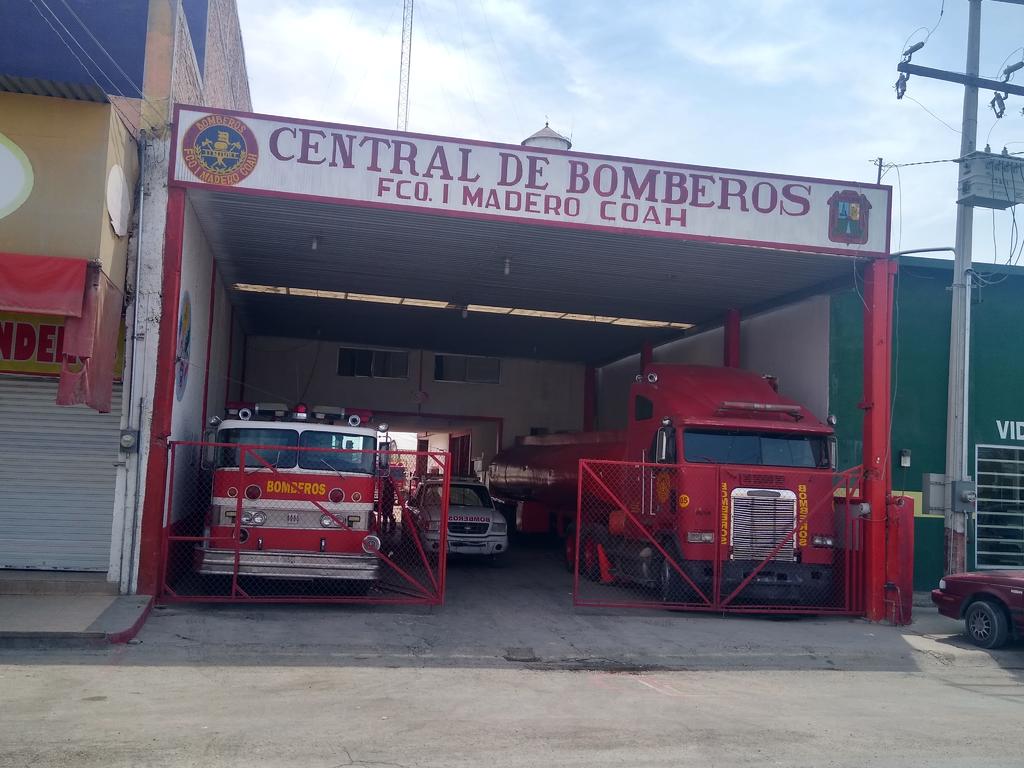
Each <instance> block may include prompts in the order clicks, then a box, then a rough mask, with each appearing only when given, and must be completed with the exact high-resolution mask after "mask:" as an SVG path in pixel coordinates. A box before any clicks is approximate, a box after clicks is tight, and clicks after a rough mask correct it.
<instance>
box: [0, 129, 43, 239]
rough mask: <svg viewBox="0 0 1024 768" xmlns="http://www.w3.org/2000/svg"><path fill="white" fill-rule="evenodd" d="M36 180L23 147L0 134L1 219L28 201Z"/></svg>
mask: <svg viewBox="0 0 1024 768" xmlns="http://www.w3.org/2000/svg"><path fill="white" fill-rule="evenodd" d="M34 178H35V177H34V176H33V174H32V163H30V162H29V161H28V157H27V156H26V155H25V153H24V152H22V151H21V147H19V146H18V145H17V144H15V143H14V142H13V141H11V140H10V139H9V138H7V137H6V136H5V135H4V134H2V133H0V219H2V218H3V217H4V216H7V215H8V214H11V213H14V211H16V210H18V208H20V207H21V204H22V203H24V202H25V200H27V199H28V196H29V194H30V193H31V192H32V183H33V180H34Z"/></svg>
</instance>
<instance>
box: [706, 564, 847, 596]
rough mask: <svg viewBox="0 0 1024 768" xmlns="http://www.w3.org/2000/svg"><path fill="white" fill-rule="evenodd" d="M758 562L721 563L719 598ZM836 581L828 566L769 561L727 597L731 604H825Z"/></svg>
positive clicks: (832, 593)
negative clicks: (720, 591) (735, 592)
mask: <svg viewBox="0 0 1024 768" xmlns="http://www.w3.org/2000/svg"><path fill="white" fill-rule="evenodd" d="M760 564H761V561H753V560H733V561H730V562H726V563H723V564H722V597H723V598H724V597H726V596H727V595H730V594H732V592H733V591H734V590H735V589H736V588H737V587H739V586H740V584H742V583H743V582H744V581H745V580H746V579H747V577H748V576H749V575H750V574H751V573H753V571H754V570H755V569H756V568H757V567H758V566H759V565H760ZM836 588H837V583H836V581H835V575H834V571H833V567H832V566H831V565H813V564H808V563H789V562H782V561H773V562H770V563H768V564H767V565H765V567H764V568H762V569H761V570H760V571H758V572H757V573H756V574H755V575H754V577H753V578H752V579H750V581H748V582H747V584H746V586H744V587H743V589H741V590H740V591H739V592H738V593H737V594H736V596H735V597H734V598H733V599H732V600H730V601H729V602H730V604H732V605H792V606H806V607H828V605H829V603H830V602H831V601H834V600H841V599H842V594H841V593H840V594H838V595H837V594H836V592H835V590H836Z"/></svg>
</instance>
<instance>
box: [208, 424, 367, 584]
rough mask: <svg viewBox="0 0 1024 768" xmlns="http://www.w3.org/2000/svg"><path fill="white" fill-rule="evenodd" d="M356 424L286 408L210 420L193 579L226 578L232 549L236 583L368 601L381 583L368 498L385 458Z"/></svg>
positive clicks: (231, 562)
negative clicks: (329, 587)
mask: <svg viewBox="0 0 1024 768" xmlns="http://www.w3.org/2000/svg"><path fill="white" fill-rule="evenodd" d="M332 410H333V412H332ZM362 422H363V418H362V417H361V416H359V415H352V414H350V415H347V416H345V415H344V412H343V411H340V409H321V408H314V409H309V410H307V409H306V408H305V406H296V407H295V408H294V409H293V410H286V409H285V407H284V406H283V405H282V406H276V405H271V406H264V407H257V406H244V405H241V406H235V407H232V408H229V411H228V417H227V418H226V419H224V420H223V421H221V420H220V419H214V420H213V421H212V422H211V423H212V424H213V425H214V426H215V429H216V431H215V433H214V434H212V435H211V445H212V448H211V453H210V454H208V455H207V461H208V462H209V464H210V465H211V469H212V475H213V476H212V490H211V496H210V506H209V510H208V512H207V515H206V525H205V531H204V533H205V536H206V537H207V538H206V540H205V541H203V542H201V543H200V544H198V545H197V546H196V549H195V552H194V566H195V570H196V571H197V572H198V573H199V574H202V575H206V576H231V575H233V574H234V572H235V568H236V564H235V560H236V548H237V557H238V563H237V573H238V575H239V576H240V577H246V578H254V579H289V580H297V579H301V580H313V581H315V580H338V581H344V582H348V584H347V586H346V591H348V592H351V593H353V594H358V593H361V592H365V591H366V589H367V588H368V587H369V586H370V585H371V584H372V583H373V582H374V581H375V580H376V579H377V578H378V576H379V573H380V560H379V558H378V556H377V552H378V551H379V550H380V548H381V539H380V531H379V530H378V528H379V526H378V520H377V516H376V515H375V512H374V498H375V494H376V493H378V475H379V471H380V467H379V464H380V459H379V458H378V457H380V456H384V455H386V454H379V453H377V448H378V442H377V434H378V430H377V429H375V428H372V427H367V426H363V425H362ZM383 429H386V427H383ZM239 515H240V516H241V519H240V520H239V517H238V516H239Z"/></svg>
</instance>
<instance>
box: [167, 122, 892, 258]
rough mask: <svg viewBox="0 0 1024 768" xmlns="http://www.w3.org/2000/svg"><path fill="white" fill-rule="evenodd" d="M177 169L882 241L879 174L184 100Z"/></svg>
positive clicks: (443, 201)
mask: <svg viewBox="0 0 1024 768" xmlns="http://www.w3.org/2000/svg"><path fill="white" fill-rule="evenodd" d="M175 126H176V136H175V156H174V160H173V163H174V164H173V173H172V176H173V180H174V181H175V182H180V183H183V184H185V185H188V186H199V187H206V188H209V187H216V188H232V189H237V190H239V191H243V192H254V193H259V194H276V195H279V196H281V197H287V198H293V199H294V198H299V199H310V200H319V201H336V202H340V203H349V204H355V205H365V206H381V207H388V208H395V209H405V210H422V211H425V212H438V213H444V214H448V215H456V216H464V217H479V218H487V219H514V220H520V221H528V222H532V223H537V224H545V225H551V226H567V227H580V228H588V229H600V230H612V231H627V232H635V233H638V234H644V235H654V236H673V237H680V238H687V239H693V240H707V241H714V242H724V243H735V244H741V245H752V246H763V247H771V248H784V249H789V250H801V251H814V252H820V253H836V254H844V255H851V256H853V255H882V254H885V253H887V252H888V248H889V216H890V202H891V194H892V190H891V188H890V187H884V186H877V185H873V184H858V183H852V182H841V181H828V180H824V179H813V178H803V177H795V176H778V175H771V174H762V173H753V172H748V171H732V170H727V169H721V168H707V167H702V166H692V165H681V164H676V163H658V162H652V161H647V160H633V159H628V158H619V157H607V156H601V155H589V154H584V153H580V152H563V151H560V150H553V149H542V148H538V147H521V146H512V145H506V144H489V143H484V142H477V141H468V140H464V139H453V138H445V137H438V136H423V135H419V134H409V133H399V132H395V131H386V130H379V129H368V128H356V127H352V126H345V125H332V124H328V123H315V122H308V121H298V120H287V119H279V118H273V117H265V116H261V115H247V114H239V113H224V112H210V111H208V110H201V109H196V108H191V107H180V108H179V109H178V112H177V115H176V118H175Z"/></svg>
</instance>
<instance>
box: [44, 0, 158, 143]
mask: <svg viewBox="0 0 1024 768" xmlns="http://www.w3.org/2000/svg"><path fill="white" fill-rule="evenodd" d="M29 2H30V3H31V4H32V8H33V9H35V12H36V13H38V14H39V17H40V18H41V19H42V20H43V21H45V22H46V25H47V26H48V27H49V28H50V29H51V30H53V34H54V35H56V36H57V39H58V40H60V41H61V42H62V43H63V44H64V47H65V48H67V49H68V52H69V53H70V54H71V55H72V56H74V57H75V60H76V61H77V62H78V63H79V65H80V66H81V67H82V69H83V70H84V71H85V73H86V74H87V75H88V76H89V79H90V80H92V82H93V84H94V85H95V86H96V87H97V88H99V89H100V91H101V92H102V93H104V94H106V91H107V89H106V88H104V87H103V86H102V85H101V84H100V82H99V80H97V79H96V76H95V75H94V74H93V73H92V70H91V69H89V67H88V66H86V64H85V62H84V61H82V57H81V56H79V55H78V53H77V52H76V51H75V49H74V48H72V47H71V44H70V43H69V42H68V41H67V40H66V39H65V38H64V36H63V35H61V33H60V32H58V31H57V28H56V27H55V26H54V25H53V23H52V22H51V21H50V20H49V19H48V18H47V17H46V14H44V13H43V12H42V10H41V9H40V8H39V6H38V5H36V0H29ZM39 2H41V3H42V4H43V6H44V7H45V8H46V10H47V11H49V12H50V14H51V15H54V19H55V20H56V21H57V23H58V24H60V26H61V28H62V29H63V30H64V31H65V32H66V33H67V34H68V35H69V36H70V37H71V39H72V40H73V41H74V42H75V44H76V45H78V47H79V48H80V49H81V50H82V53H84V54H85V56H86V58H88V59H89V61H91V62H92V63H93V65H94V66H95V67H96V68H97V69H98V70H99V72H100V74H101V75H103V77H104V78H106V79H107V81H108V82H109V83H110V85H111V86H112V87H114V88H115V89H116V86H115V84H114V82H113V81H112V80H111V79H110V77H109V76H108V75H107V74H106V73H105V72H104V71H103V69H102V68H101V67H100V66H99V65H98V64H96V62H95V60H94V59H93V58H92V57H91V56H89V54H88V52H87V51H86V50H85V48H83V47H82V44H81V43H79V42H78V41H77V40H75V37H74V35H73V34H72V33H71V31H70V30H69V29H68V28H67V27H65V26H64V25H63V24H62V23H61V22H60V19H58V18H57V16H56V15H55V14H53V11H52V10H51V9H50V7H49V6H48V5H46V0H39ZM116 95H118V96H121V97H122V98H127V97H125V96H124V94H122V93H117V94H116ZM110 106H111V107H112V108H113V109H114V111H115V112H117V114H118V115H120V116H121V119H122V120H124V121H125V122H126V123H127V124H128V125H129V126H131V129H132V132H133V133H138V132H139V126H138V125H136V124H135V121H133V120H132V119H131V118H130V117H128V115H126V114H125V113H124V111H123V110H122V109H121V108H120V107H118V105H117V104H115V103H114V102H110Z"/></svg>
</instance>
